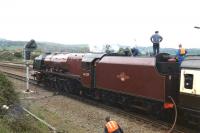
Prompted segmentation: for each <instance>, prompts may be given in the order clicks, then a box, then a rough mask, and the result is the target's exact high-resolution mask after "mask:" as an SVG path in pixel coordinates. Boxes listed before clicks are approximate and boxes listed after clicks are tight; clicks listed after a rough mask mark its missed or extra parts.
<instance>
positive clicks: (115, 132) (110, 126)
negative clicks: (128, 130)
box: [104, 116, 124, 133]
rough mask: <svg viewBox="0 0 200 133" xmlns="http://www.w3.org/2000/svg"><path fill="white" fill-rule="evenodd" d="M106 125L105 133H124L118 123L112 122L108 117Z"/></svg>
mask: <svg viewBox="0 0 200 133" xmlns="http://www.w3.org/2000/svg"><path fill="white" fill-rule="evenodd" d="M105 120H106V122H107V123H106V125H105V129H104V133H124V132H123V130H122V129H121V127H120V126H119V125H118V124H117V122H116V121H113V120H110V117H109V116H108V117H106V119H105Z"/></svg>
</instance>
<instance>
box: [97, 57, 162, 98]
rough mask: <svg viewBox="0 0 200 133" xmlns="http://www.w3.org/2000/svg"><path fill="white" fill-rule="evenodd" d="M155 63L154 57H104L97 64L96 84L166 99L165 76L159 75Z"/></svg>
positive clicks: (103, 87) (134, 94) (142, 95)
mask: <svg viewBox="0 0 200 133" xmlns="http://www.w3.org/2000/svg"><path fill="white" fill-rule="evenodd" d="M109 60H110V62H109ZM126 62H127V63H126ZM154 64H155V62H154V59H147V58H143V59H142V58H141V59H139V58H133V57H124V58H121V59H120V58H117V57H104V58H103V59H102V60H101V61H100V62H99V63H98V64H97V66H96V86H97V88H102V89H107V90H111V91H116V92H121V93H126V94H129V95H133V96H140V97H145V98H148V99H154V100H158V101H165V76H161V75H159V73H158V72H157V71H156V69H155V67H154Z"/></svg>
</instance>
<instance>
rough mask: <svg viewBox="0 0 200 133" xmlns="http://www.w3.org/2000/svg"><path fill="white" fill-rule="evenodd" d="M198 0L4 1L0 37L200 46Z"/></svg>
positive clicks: (0, 14) (199, 6) (199, 7)
mask: <svg viewBox="0 0 200 133" xmlns="http://www.w3.org/2000/svg"><path fill="white" fill-rule="evenodd" d="M194 26H200V1H199V0H0V38H5V39H10V40H30V39H32V38H33V39H35V40H36V41H49V42H58V43H66V44H90V45H104V44H123V45H132V46H134V45H135V44H137V46H151V45H152V44H151V42H150V36H151V35H152V34H153V33H154V31H155V30H159V32H160V35H162V36H163V38H164V40H163V42H162V43H161V47H173V48H177V47H178V44H179V43H182V45H183V46H184V47H186V48H191V47H193V48H200V29H199V30H198V29H194V28H193V27H194Z"/></svg>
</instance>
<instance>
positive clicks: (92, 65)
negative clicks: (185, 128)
mask: <svg viewBox="0 0 200 133" xmlns="http://www.w3.org/2000/svg"><path fill="white" fill-rule="evenodd" d="M33 69H34V71H35V73H34V77H35V79H36V80H37V81H38V82H39V83H44V84H46V85H48V86H51V87H52V88H55V89H59V90H61V91H65V92H66V93H74V94H77V95H83V96H86V97H90V98H93V99H96V100H101V101H103V102H110V103H117V104H120V105H121V106H122V107H133V108H137V109H140V110H145V111H148V112H152V113H158V114H159V113H161V112H162V111H163V110H166V109H168V110H170V109H173V108H174V107H175V105H176V106H177V107H178V110H179V112H180V113H181V114H183V115H184V119H186V121H191V122H195V123H196V124H199V123H200V121H199V119H200V82H199V79H200V57H198V56H194V57H187V58H186V59H185V60H184V61H183V62H182V64H181V65H179V64H178V63H177V62H176V61H175V60H173V59H172V56H171V55H169V54H167V53H160V54H158V55H156V56H154V57H142V56H138V57H133V56H112V55H107V54H103V53H86V54H83V53H55V54H46V55H41V56H39V57H36V58H35V60H34V63H33ZM199 125H200V124H199Z"/></svg>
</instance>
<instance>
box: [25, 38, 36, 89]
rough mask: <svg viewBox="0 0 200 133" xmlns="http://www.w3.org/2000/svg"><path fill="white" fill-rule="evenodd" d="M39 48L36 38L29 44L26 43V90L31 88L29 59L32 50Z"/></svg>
mask: <svg viewBox="0 0 200 133" xmlns="http://www.w3.org/2000/svg"><path fill="white" fill-rule="evenodd" d="M36 48H37V44H36V42H35V40H33V39H32V40H30V41H29V42H28V43H27V44H25V45H24V62H25V65H26V91H25V92H30V89H29V60H30V57H31V52H33V50H35V49H36Z"/></svg>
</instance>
